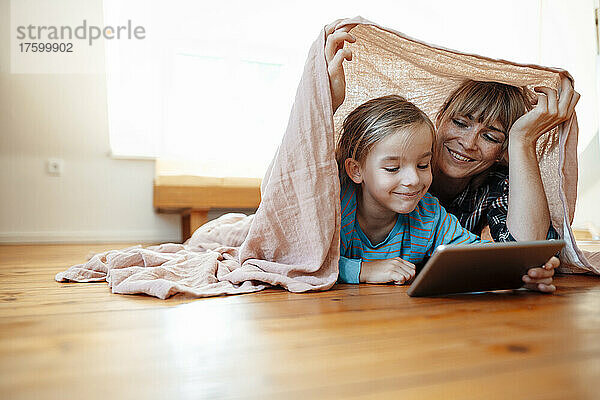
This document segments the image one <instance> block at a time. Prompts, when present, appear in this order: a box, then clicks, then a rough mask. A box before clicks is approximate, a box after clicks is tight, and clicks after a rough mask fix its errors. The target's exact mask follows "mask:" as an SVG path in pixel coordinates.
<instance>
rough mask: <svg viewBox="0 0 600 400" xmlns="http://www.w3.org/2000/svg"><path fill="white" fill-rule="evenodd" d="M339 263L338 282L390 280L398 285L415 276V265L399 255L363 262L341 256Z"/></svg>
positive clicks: (384, 281)
mask: <svg viewBox="0 0 600 400" xmlns="http://www.w3.org/2000/svg"><path fill="white" fill-rule="evenodd" d="M339 265H340V275H339V278H338V282H339V283H361V282H362V283H389V282H392V283H395V284H397V285H400V284H403V283H406V282H408V281H410V280H411V279H413V278H414V277H415V265H414V264H412V263H410V262H408V261H405V260H403V259H402V258H400V257H394V258H390V259H386V260H375V261H368V262H363V261H362V260H360V259H354V258H346V257H344V256H341V257H340V264H339Z"/></svg>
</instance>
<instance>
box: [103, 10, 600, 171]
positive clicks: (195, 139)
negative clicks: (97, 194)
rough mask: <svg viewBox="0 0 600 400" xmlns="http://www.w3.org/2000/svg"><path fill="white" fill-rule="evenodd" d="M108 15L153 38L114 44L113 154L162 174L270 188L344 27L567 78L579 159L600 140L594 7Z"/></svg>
mask: <svg viewBox="0 0 600 400" xmlns="http://www.w3.org/2000/svg"><path fill="white" fill-rule="evenodd" d="M588 3H589V4H588ZM104 15H105V23H106V24H113V25H117V24H123V23H126V22H127V20H132V22H133V23H134V24H135V25H142V26H144V27H145V29H146V32H147V38H146V39H145V40H143V41H135V42H133V41H126V40H120V41H108V40H107V41H105V46H106V65H107V68H106V70H107V93H108V111H109V129H110V141H111V148H112V152H113V154H114V155H116V156H126V157H129V156H138V157H152V158H157V159H158V162H157V173H158V174H192V175H208V176H252V177H262V175H263V173H264V171H265V169H266V167H267V165H268V163H269V162H270V159H271V157H272V155H273V153H274V151H275V149H276V147H277V145H278V144H279V142H280V140H281V136H282V134H283V132H284V130H285V127H286V124H287V119H288V116H289V112H290V109H291V105H292V103H293V99H294V94H295V90H296V87H297V84H298V81H299V78H300V76H301V73H302V68H303V65H304V61H305V56H306V54H307V52H308V49H309V47H310V44H311V43H312V41H313V40H314V39H315V38H316V35H317V34H318V32H319V29H321V28H322V27H323V25H325V24H326V23H329V22H331V21H333V20H334V19H336V18H338V17H340V16H353V15H362V16H364V17H366V18H368V19H371V20H373V21H376V22H378V23H380V24H382V25H384V26H388V27H391V28H394V29H397V30H399V31H402V32H404V33H406V34H407V35H410V36H412V37H416V38H419V39H421V40H424V41H426V42H429V43H435V44H437V45H441V46H444V47H447V48H453V49H458V50H460V51H465V52H469V53H477V54H482V55H485V56H490V57H494V58H504V59H509V60H513V61H517V62H522V63H533V64H541V65H549V66H558V67H562V68H565V69H567V70H569V71H570V72H571V74H572V75H573V76H574V77H575V80H576V88H577V90H578V91H579V92H580V93H581V94H582V100H581V101H580V104H579V105H578V107H577V108H578V116H579V125H580V141H579V142H580V149H584V148H585V147H586V146H587V144H588V143H589V141H590V140H591V139H592V137H594V135H595V133H596V132H597V129H598V113H597V109H598V106H597V100H596V79H597V78H596V76H597V72H596V67H595V63H596V55H595V54H596V43H595V37H596V36H595V35H596V32H595V28H594V10H593V4H592V2H568V3H564V4H563V3H561V2H554V1H553V2H550V1H548V0H510V1H506V2H503V4H502V7H499V6H498V4H497V3H493V2H492V3H488V2H481V1H475V0H464V1H461V2H459V1H455V2H440V1H434V0H428V1H422V2H413V3H408V2H398V1H390V0H388V1H382V0H373V1H368V2H365V1H364V0H346V1H331V2H323V1H316V0H305V1H302V2H279V1H273V0H255V1H234V0H224V1H220V2H218V3H217V2H209V1H200V2H198V1H192V0H178V1H171V2H166V1H163V2H160V1H141V0H130V1H127V2H120V1H117V0H104Z"/></svg>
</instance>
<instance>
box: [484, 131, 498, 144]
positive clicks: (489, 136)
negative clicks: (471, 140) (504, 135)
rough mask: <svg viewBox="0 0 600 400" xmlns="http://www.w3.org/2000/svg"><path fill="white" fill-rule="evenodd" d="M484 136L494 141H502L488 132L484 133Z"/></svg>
mask: <svg viewBox="0 0 600 400" xmlns="http://www.w3.org/2000/svg"><path fill="white" fill-rule="evenodd" d="M483 137H484V138H485V139H486V140H488V141H490V142H492V143H502V140H500V139H498V138H497V137H495V136H493V135H490V134H488V133H485V134H483Z"/></svg>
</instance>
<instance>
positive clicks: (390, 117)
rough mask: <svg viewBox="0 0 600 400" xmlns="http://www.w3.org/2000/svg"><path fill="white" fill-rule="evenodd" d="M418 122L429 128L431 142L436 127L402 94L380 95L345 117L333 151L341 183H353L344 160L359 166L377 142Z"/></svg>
mask: <svg viewBox="0 0 600 400" xmlns="http://www.w3.org/2000/svg"><path fill="white" fill-rule="evenodd" d="M419 124H425V125H426V126H427V127H429V129H430V131H431V137H432V143H433V140H434V139H435V128H434V126H433V123H432V122H431V120H430V119H429V117H427V114H425V113H424V112H423V111H421V109H419V108H418V107H417V106H415V105H414V104H413V103H411V102H410V101H408V100H406V99H405V98H403V97H401V96H398V95H389V96H383V97H379V98H376V99H372V100H369V101H367V102H366V103H363V104H361V105H360V106H358V107H357V108H356V109H354V111H352V112H351V113H350V114H348V116H347V117H346V119H345V120H344V124H343V126H342V134H341V135H340V137H339V139H338V142H337V146H336V150H335V159H336V161H337V164H338V172H339V176H340V183H341V184H342V185H348V184H355V183H354V182H352V180H351V179H350V177H348V174H347V173H346V169H345V166H344V164H345V161H346V159H348V158H352V159H354V160H356V161H358V162H359V163H360V164H361V165H362V164H363V163H364V161H365V159H366V157H367V155H368V154H369V151H371V149H372V148H373V146H375V144H376V143H377V142H379V141H380V140H382V139H384V138H386V137H387V136H389V135H391V134H394V133H397V132H398V131H399V130H401V129H405V128H408V127H410V126H415V125H419Z"/></svg>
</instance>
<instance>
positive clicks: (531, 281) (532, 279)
mask: <svg viewBox="0 0 600 400" xmlns="http://www.w3.org/2000/svg"><path fill="white" fill-rule="evenodd" d="M559 265H560V261H559V260H558V258H556V257H552V258H551V259H549V260H548V262H546V264H544V265H543V266H542V267H535V268H530V269H529V270H528V271H527V275H523V282H525V287H526V288H527V289H530V290H537V291H540V292H544V293H552V292H554V291H555V290H556V286H554V285H553V284H552V277H553V276H554V269H555V268H558V266H559Z"/></svg>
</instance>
